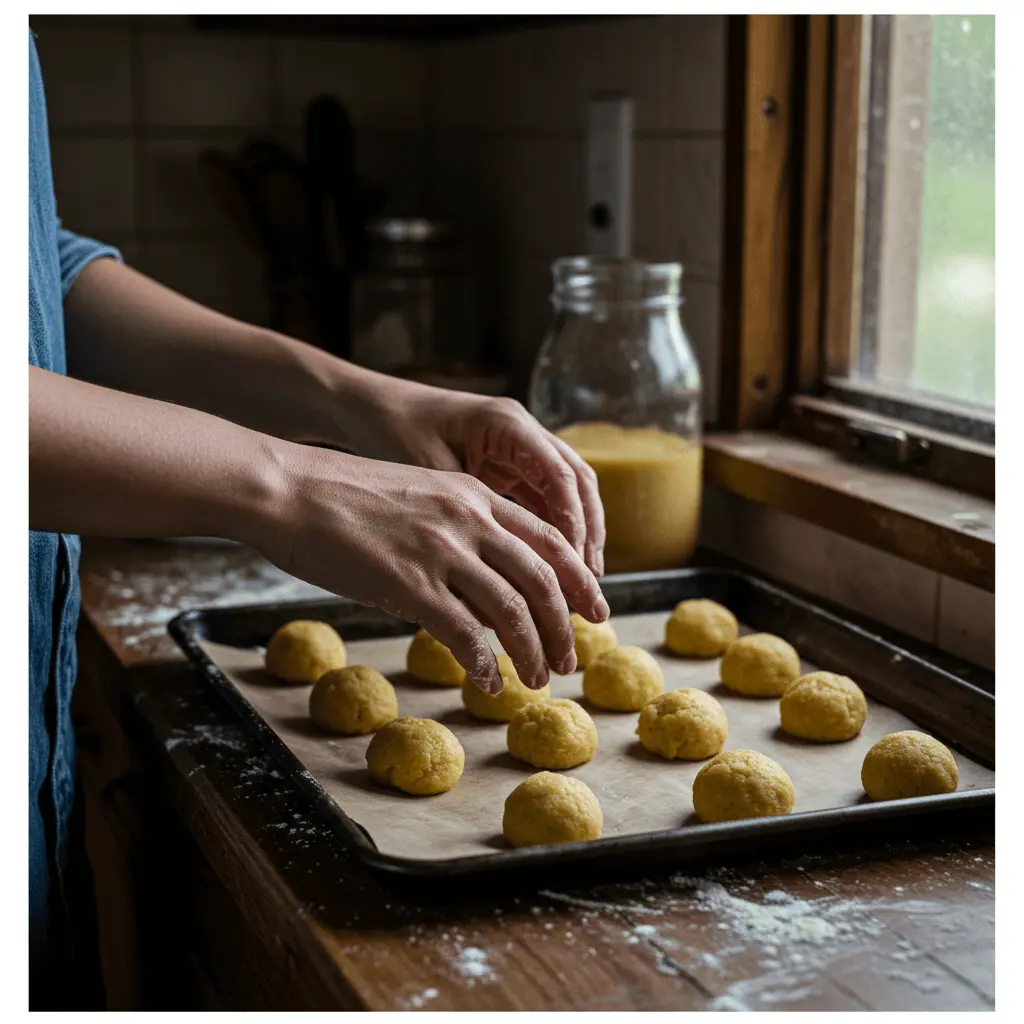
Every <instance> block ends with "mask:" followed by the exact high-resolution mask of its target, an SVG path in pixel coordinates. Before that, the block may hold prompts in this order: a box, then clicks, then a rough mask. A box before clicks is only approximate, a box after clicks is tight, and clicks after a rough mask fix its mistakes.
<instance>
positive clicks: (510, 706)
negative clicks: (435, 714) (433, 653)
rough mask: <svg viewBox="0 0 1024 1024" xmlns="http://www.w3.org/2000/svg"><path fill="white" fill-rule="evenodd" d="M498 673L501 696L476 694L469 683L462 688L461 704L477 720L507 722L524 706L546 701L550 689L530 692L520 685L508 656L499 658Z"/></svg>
mask: <svg viewBox="0 0 1024 1024" xmlns="http://www.w3.org/2000/svg"><path fill="white" fill-rule="evenodd" d="M498 671H499V672H501V682H502V688H501V693H496V694H494V695H493V696H492V695H491V694H489V693H484V692H483V690H478V689H477V688H476V687H475V686H474V685H473V683H472V681H471V680H469V679H467V680H466V681H465V682H464V683H463V684H462V703H463V704H465V705H466V710H467V711H468V712H469V713H470V714H471V715H473V716H474V717H476V718H482V719H484V721H487V722H508V721H511V719H512V716H513V715H514V714H515V713H516V712H517V711H518V710H519V709H520V708H521V707H522V706H523V705H524V704H529V703H531V702H532V701H541V700H547V698H548V697H549V696H550V695H551V687H550V686H542V687H541V688H540V689H539V690H531V689H530V688H529V687H528V686H527V685H526V684H525V683H523V682H522V681H521V680H520V678H519V673H518V672H516V667H515V665H513V664H512V659H511V658H510V657H509V656H508V655H507V654H499V655H498Z"/></svg>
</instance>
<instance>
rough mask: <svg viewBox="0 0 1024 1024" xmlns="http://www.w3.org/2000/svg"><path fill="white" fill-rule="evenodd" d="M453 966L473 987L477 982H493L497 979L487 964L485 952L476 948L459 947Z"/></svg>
mask: <svg viewBox="0 0 1024 1024" xmlns="http://www.w3.org/2000/svg"><path fill="white" fill-rule="evenodd" d="M453 966H454V967H455V970H457V971H458V972H459V974H461V975H462V976H463V977H464V978H466V979H467V980H468V981H469V983H470V985H475V984H476V983H477V982H478V981H483V982H488V981H494V980H495V979H496V977H497V975H496V974H495V973H494V971H493V970H492V969H491V966H490V964H489V963H488V962H487V953H486V951H485V950H482V949H480V948H479V947H478V946H460V947H459V951H458V956H457V957H456V958H455V960H454V962H453Z"/></svg>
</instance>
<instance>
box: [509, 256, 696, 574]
mask: <svg viewBox="0 0 1024 1024" xmlns="http://www.w3.org/2000/svg"><path fill="white" fill-rule="evenodd" d="M552 273H553V277H554V293H553V295H552V299H551V301H552V305H553V306H554V318H553V320H552V323H551V328H550V330H549V331H548V334H547V337H546V338H545V340H544V343H543V345H542V346H541V350H540V354H539V355H538V357H537V362H536V365H535V366H534V370H533V376H532V379H531V382H530V398H529V404H530V410H531V412H532V413H533V414H534V415H535V416H536V417H537V419H538V420H540V422H541V423H542V424H543V425H544V426H545V427H547V428H548V430H551V431H552V432H553V433H555V434H557V435H558V436H559V437H561V438H562V439H563V440H564V441H566V442H567V443H568V444H569V445H571V446H572V447H573V448H574V449H575V450H576V451H577V452H578V453H579V454H580V455H581V456H582V457H583V458H584V459H585V460H586V461H587V462H588V463H589V464H590V466H591V467H592V468H593V469H594V471H595V472H596V473H597V479H598V485H599V487H600V490H601V500H602V502H603V504H604V511H605V522H606V525H607V530H608V537H607V541H606V544H605V568H606V571H608V572H639V571H646V570H653V569H669V568H674V567H677V566H679V565H682V564H683V563H684V562H686V561H687V559H689V558H690V556H691V555H692V554H693V551H694V549H695V548H696V546H697V539H698V534H699V531H700V502H701V463H702V448H701V424H702V416H701V381H700V369H699V367H698V365H697V360H696V357H695V356H694V354H693V349H692V348H691V346H690V343H689V341H688V339H687V337H686V332H685V331H684V330H683V325H682V323H681V322H680V319H679V307H680V306H681V305H682V297H681V296H680V294H679V285H680V281H681V279H682V273H683V271H682V267H681V266H680V265H679V264H678V263H658V264H652V263H644V262H642V261H640V260H635V259H607V258H600V257H590V256H583V257H570V258H566V259H560V260H557V261H556V262H555V263H554V265H553V267H552Z"/></svg>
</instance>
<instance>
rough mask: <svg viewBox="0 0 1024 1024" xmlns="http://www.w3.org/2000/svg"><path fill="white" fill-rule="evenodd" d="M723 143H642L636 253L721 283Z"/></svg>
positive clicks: (689, 275) (636, 204) (636, 191)
mask: <svg viewBox="0 0 1024 1024" xmlns="http://www.w3.org/2000/svg"><path fill="white" fill-rule="evenodd" d="M723 150H724V143H723V142H722V140H721V139H661V138H659V139H638V140H637V142H636V147H635V151H634V152H635V172H634V173H635V178H634V186H633V204H634V228H633V251H634V252H635V253H636V254H637V255H638V256H641V257H643V258H644V259H650V260H674V261H678V262H680V263H682V264H683V267H684V269H685V272H686V277H687V279H693V278H696V279H698V280H701V281H717V280H718V279H719V272H720V265H721V247H722V158H723Z"/></svg>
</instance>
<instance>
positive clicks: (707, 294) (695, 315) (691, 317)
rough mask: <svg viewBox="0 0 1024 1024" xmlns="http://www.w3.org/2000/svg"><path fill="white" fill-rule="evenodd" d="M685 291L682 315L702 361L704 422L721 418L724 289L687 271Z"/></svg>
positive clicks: (684, 280) (691, 341) (686, 330)
mask: <svg viewBox="0 0 1024 1024" xmlns="http://www.w3.org/2000/svg"><path fill="white" fill-rule="evenodd" d="M682 293H683V306H682V309H681V310H680V311H679V318H680V320H681V321H682V324H683V330H684V331H685V332H686V337H687V340H688V341H689V342H690V347H691V348H692V349H693V352H694V355H695V356H696V357H697V362H698V363H699V364H700V376H701V386H702V388H703V399H704V422H705V423H714V422H715V421H716V419H717V418H718V387H719V370H720V363H719V351H720V334H719V303H720V302H721V293H720V291H719V287H718V285H717V284H706V283H705V282H703V281H691V280H690V279H689V278H687V277H686V276H685V274H684V276H683V286H682Z"/></svg>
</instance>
